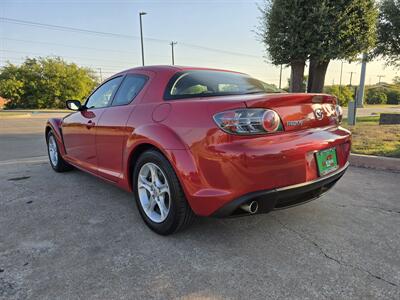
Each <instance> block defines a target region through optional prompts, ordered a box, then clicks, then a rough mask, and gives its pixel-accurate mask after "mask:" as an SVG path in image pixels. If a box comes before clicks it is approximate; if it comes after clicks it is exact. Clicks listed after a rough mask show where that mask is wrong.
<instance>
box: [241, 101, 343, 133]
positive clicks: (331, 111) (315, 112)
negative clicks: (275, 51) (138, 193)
mask: <svg viewBox="0 0 400 300" xmlns="http://www.w3.org/2000/svg"><path fill="white" fill-rule="evenodd" d="M244 102H245V104H246V106H247V107H249V108H269V109H273V110H275V111H276V112H277V113H278V114H279V116H280V118H281V120H282V125H283V127H284V130H285V131H296V130H303V129H307V128H315V127H324V126H329V125H335V124H337V115H336V109H335V106H336V98H335V97H333V96H329V95H323V94H268V95H263V96H260V95H258V96H257V97H249V99H248V100H245V101H244Z"/></svg>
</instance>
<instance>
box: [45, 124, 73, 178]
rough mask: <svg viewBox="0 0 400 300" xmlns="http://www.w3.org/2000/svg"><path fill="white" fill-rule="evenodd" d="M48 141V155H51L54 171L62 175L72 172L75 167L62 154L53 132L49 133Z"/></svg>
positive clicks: (50, 159) (50, 160)
mask: <svg viewBox="0 0 400 300" xmlns="http://www.w3.org/2000/svg"><path fill="white" fill-rule="evenodd" d="M46 140H47V154H48V155H49V162H50V165H51V167H52V168H53V170H54V171H56V172H60V173H61V172H66V171H70V170H72V169H73V167H72V166H71V165H70V164H69V163H67V162H66V161H65V160H64V159H63V158H62V156H61V154H60V151H59V149H58V144H57V140H56V137H55V135H54V133H53V131H51V130H50V131H49V133H48V134H47V139H46Z"/></svg>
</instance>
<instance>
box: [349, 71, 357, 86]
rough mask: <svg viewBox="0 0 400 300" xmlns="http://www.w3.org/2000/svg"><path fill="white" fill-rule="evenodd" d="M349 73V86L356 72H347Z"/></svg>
mask: <svg viewBox="0 0 400 300" xmlns="http://www.w3.org/2000/svg"><path fill="white" fill-rule="evenodd" d="M349 73H350V86H351V83H352V82H353V74H356V72H349Z"/></svg>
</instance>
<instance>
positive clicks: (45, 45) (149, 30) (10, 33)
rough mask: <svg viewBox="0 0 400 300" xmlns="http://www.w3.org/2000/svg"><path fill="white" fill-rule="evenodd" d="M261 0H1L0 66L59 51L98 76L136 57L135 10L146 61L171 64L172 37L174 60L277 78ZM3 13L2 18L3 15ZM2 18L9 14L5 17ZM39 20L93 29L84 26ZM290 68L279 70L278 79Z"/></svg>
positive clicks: (373, 69) (356, 67)
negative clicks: (264, 37)
mask: <svg viewBox="0 0 400 300" xmlns="http://www.w3.org/2000/svg"><path fill="white" fill-rule="evenodd" d="M260 4H262V1H261V0H259V1H257V0H255V1H254V0H248V1H246V0H237V1H234V0H230V1H223V0H215V1H212V0H182V1H178V0H176V1H169V0H164V1H162V0H158V1H156V0H148V1H135V0H131V1H121V0H119V1H118V0H117V1H111V0H108V1H106V0H97V1H95V0H93V1H90V0H86V1H85V0H84V1H74V0H69V1H67V0H52V1H44V0H42V1H35V0H31V1H29V0H25V1H20V0H13V1H10V0H0V66H1V65H4V64H5V63H6V61H10V62H12V63H15V64H19V63H21V62H22V61H23V60H24V58H26V57H37V56H48V55H51V56H60V57H62V58H64V59H65V60H66V61H69V62H75V63H77V64H79V65H82V66H87V67H91V68H93V69H94V70H95V71H96V72H97V73H98V74H99V75H100V74H101V76H102V77H103V78H106V77H108V76H111V75H112V74H114V73H116V72H118V71H121V70H124V69H128V68H131V67H135V66H139V65H141V50H140V38H139V37H140V29H139V16H138V13H139V12H140V11H144V12H147V15H145V16H143V34H144V47H145V63H146V65H155V64H171V46H170V45H169V43H170V42H171V41H176V42H177V45H176V46H175V63H176V64H178V65H189V66H200V67H213V68H222V69H229V70H235V71H240V72H245V73H247V74H250V75H252V76H254V77H256V78H258V79H261V80H263V81H265V82H268V83H273V84H276V85H278V84H279V67H276V66H273V65H272V64H270V63H269V62H268V57H266V54H265V51H264V46H263V44H262V43H261V42H260V41H259V40H258V38H257V35H256V33H255V31H256V28H257V26H258V23H259V17H260V12H259V10H258V8H257V5H260ZM1 18H3V19H1ZM4 18H7V20H5V19H4ZM10 19H12V20H10ZM20 21H28V22H34V23H40V24H49V25H56V26H65V27H72V28H78V29H84V30H90V31H96V32H107V33H114V34H116V35H105V34H101V33H97V34H96V33H93V32H90V33H89V32H87V33H83V32H80V31H76V30H75V31H74V30H72V31H71V30H65V29H62V28H58V29H57V30H55V29H54V27H51V28H49V27H46V26H43V25H38V24H36V25H33V24H28V25H27V24H22V23H21V22H20ZM340 69H341V62H339V61H334V62H331V64H330V66H329V68H328V72H327V77H326V84H328V85H329V84H333V83H334V84H339V81H340ZM360 70H361V65H360V64H357V63H353V64H349V63H347V62H345V63H344V64H343V79H342V82H343V84H349V83H350V76H351V74H350V72H355V73H353V78H352V83H353V85H355V84H358V82H359V77H360ZM378 75H383V76H385V77H383V78H382V81H385V82H391V81H392V79H393V77H394V76H399V75H400V70H395V69H393V68H390V67H385V65H384V62H383V61H374V62H372V63H369V64H368V66H367V77H366V81H367V82H366V83H367V84H374V83H376V82H378V80H379V79H378ZM289 76H290V69H289V68H285V69H284V70H283V79H282V82H283V83H282V87H284V86H286V85H287V80H288V78H289Z"/></svg>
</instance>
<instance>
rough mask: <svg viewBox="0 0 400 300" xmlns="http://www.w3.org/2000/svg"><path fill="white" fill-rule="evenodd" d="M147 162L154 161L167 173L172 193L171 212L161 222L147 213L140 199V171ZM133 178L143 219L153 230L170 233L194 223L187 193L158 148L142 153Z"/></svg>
mask: <svg viewBox="0 0 400 300" xmlns="http://www.w3.org/2000/svg"><path fill="white" fill-rule="evenodd" d="M147 163H152V164H155V165H156V166H157V167H159V168H160V169H161V170H162V172H163V173H164V174H165V177H166V179H167V181H168V185H169V190H170V194H171V197H170V200H169V212H168V215H167V217H166V219H165V220H164V221H163V222H161V223H156V222H153V221H152V220H151V219H150V218H149V217H148V216H147V215H146V213H145V211H144V209H143V207H142V204H141V201H140V199H139V191H138V177H139V172H140V170H141V168H142V166H143V165H145V164H147ZM132 180H133V185H132V186H133V189H134V195H135V200H136V204H137V207H138V209H139V212H140V214H141V216H142V218H143V220H144V221H145V223H146V224H147V226H148V227H150V229H151V230H153V231H154V232H156V233H158V234H161V235H170V234H173V233H176V232H178V231H180V230H183V229H184V228H186V227H187V226H188V225H190V224H191V223H192V221H193V220H194V218H195V215H194V213H193V211H192V209H191V208H190V206H189V204H188V202H187V200H186V197H185V194H184V192H183V190H182V187H181V185H180V183H179V180H178V178H177V176H176V174H175V171H174V169H173V168H172V166H171V164H170V163H169V161H168V160H167V159H166V158H165V157H164V156H163V155H162V154H161V153H160V152H158V151H156V150H149V151H146V152H144V153H143V154H142V155H140V157H139V158H138V160H137V162H136V164H135V167H134V170H133V176H132Z"/></svg>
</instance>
